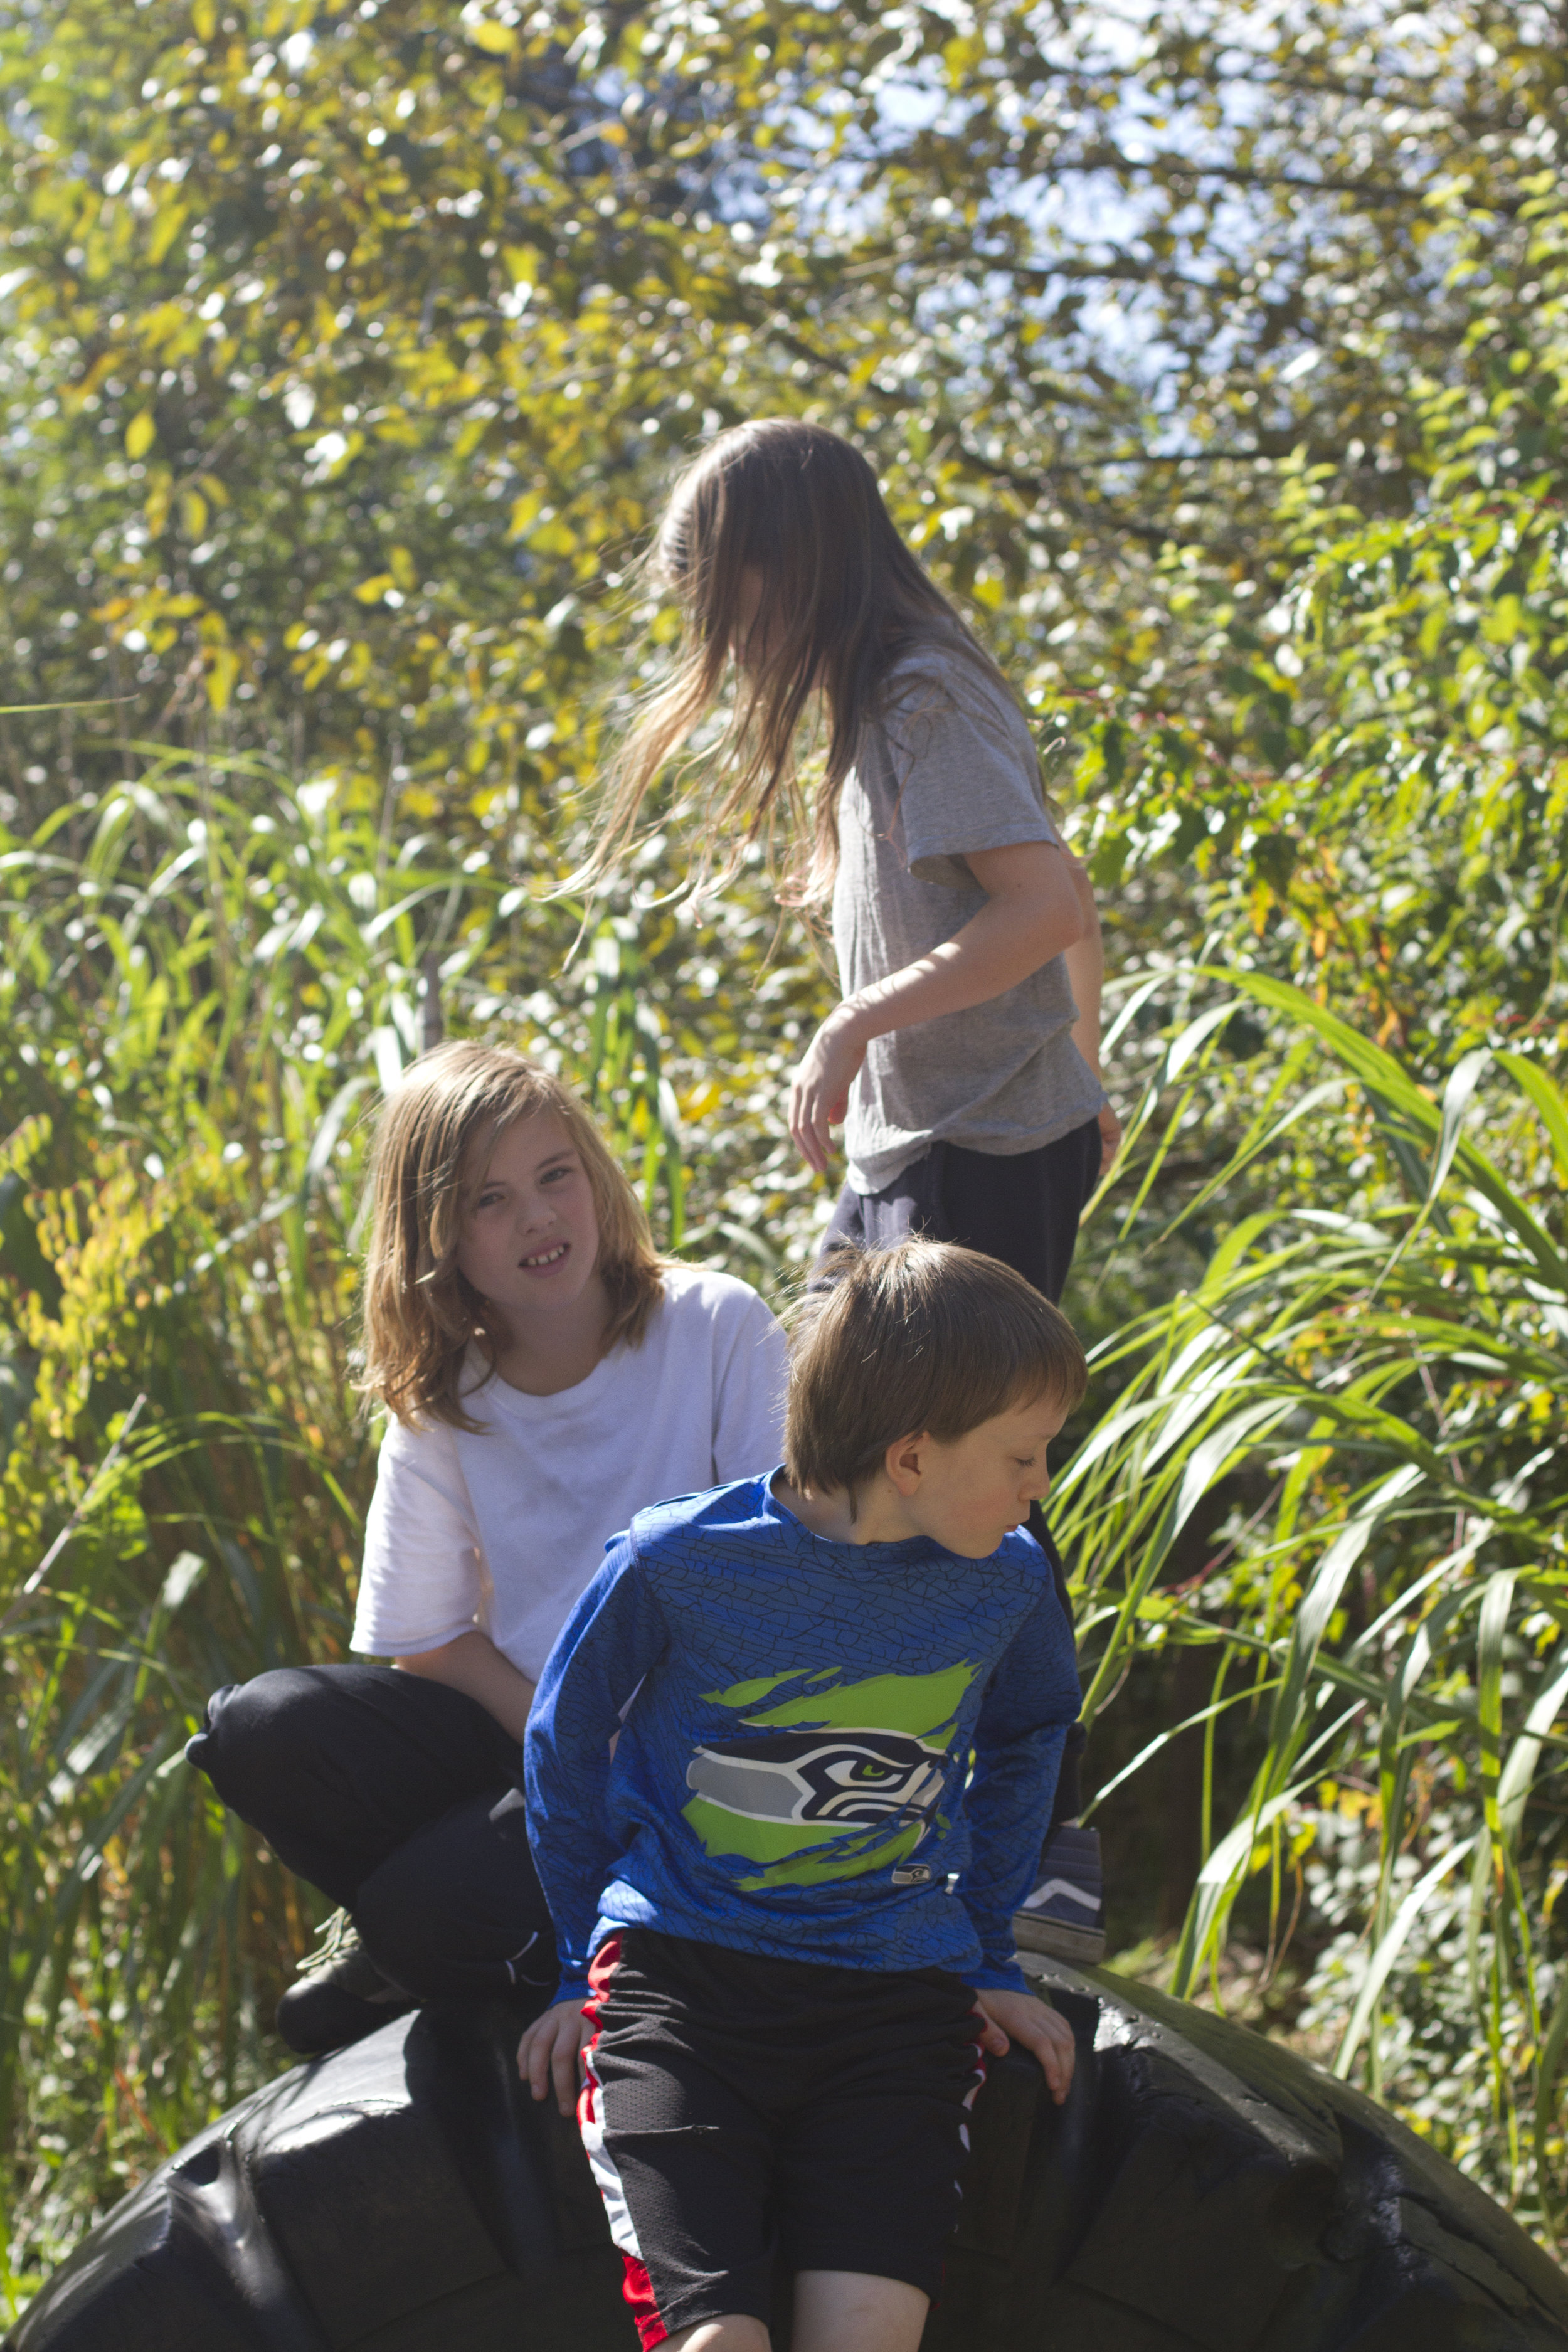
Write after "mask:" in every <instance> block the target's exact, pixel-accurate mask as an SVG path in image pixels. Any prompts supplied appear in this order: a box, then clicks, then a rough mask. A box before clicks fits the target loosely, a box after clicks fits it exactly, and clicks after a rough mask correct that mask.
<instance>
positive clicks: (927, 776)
mask: <svg viewBox="0 0 1568 2352" xmlns="http://www.w3.org/2000/svg"><path fill="white" fill-rule="evenodd" d="M950 676H951V674H950ZM911 684H912V681H911ZM885 740H886V742H887V747H888V757H889V764H890V766H891V769H892V774H893V781H894V784H895V788H896V790H897V793H898V811H899V825H900V833H901V835H902V845H903V853H904V862H905V864H906V865H907V866H908V867H909V870H910V873H911V874H912V875H913V876H914V877H915V879H916V881H917V882H936V883H941V884H942V885H944V886H945V887H947V888H948V889H956V890H973V887H974V877H973V875H972V874H971V873H970V871H969V870H968V868H967V866H964V865H963V858H964V857H965V856H967V855H968V853H969V852H970V851H971V850H975V849H1009V848H1011V847H1013V846H1014V845H1015V844H1016V843H1018V842H1022V841H1048V842H1052V843H1054V844H1055V845H1057V846H1058V847H1059V846H1060V844H1061V836H1060V835H1059V834H1058V831H1057V829H1056V826H1055V825H1054V824H1052V823H1051V820H1050V818H1049V817H1048V816H1047V814H1046V808H1045V802H1044V799H1043V797H1042V794H1041V790H1040V783H1039V776H1038V770H1037V765H1036V761H1035V756H1034V746H1033V744H1032V743H1031V742H1030V740H1029V738H1028V730H1027V729H1026V726H1025V723H1024V720H1023V718H1022V716H1021V714H1020V713H1018V712H1017V711H1016V710H1015V709H1012V708H1011V707H1010V706H1006V705H1005V704H1004V703H1003V701H1002V698H1001V696H1000V694H999V693H997V692H996V691H995V690H994V689H993V688H990V687H988V686H987V685H986V684H985V682H984V680H983V679H976V680H975V681H974V683H973V685H971V683H970V681H969V680H968V679H963V680H962V681H959V680H957V679H952V683H951V684H950V683H949V682H948V681H945V680H944V681H943V683H942V685H940V686H939V685H938V684H937V683H936V682H935V681H934V680H924V681H921V687H920V688H917V689H916V690H914V691H911V692H907V693H905V694H903V695H900V697H899V698H898V700H897V701H896V703H895V704H894V706H893V708H892V709H889V713H888V716H887V719H886V721H885Z"/></svg>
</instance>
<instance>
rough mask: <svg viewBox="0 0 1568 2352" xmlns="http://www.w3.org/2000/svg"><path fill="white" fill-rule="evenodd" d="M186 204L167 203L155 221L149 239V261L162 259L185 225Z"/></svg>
mask: <svg viewBox="0 0 1568 2352" xmlns="http://www.w3.org/2000/svg"><path fill="white" fill-rule="evenodd" d="M185 211H186V207H185V206H184V205H165V206H164V208H163V211H162V212H161V213H160V214H159V215H158V216H157V218H156V219H155V220H154V221H153V233H152V235H151V236H149V238H148V239H147V258H148V260H149V261H153V262H157V261H162V260H163V256H164V255H165V254H166V253H167V252H168V250H169V247H171V246H172V245H173V244H174V239H175V238H176V237H177V236H179V234H180V231H181V230H182V229H183V228H184V226H185Z"/></svg>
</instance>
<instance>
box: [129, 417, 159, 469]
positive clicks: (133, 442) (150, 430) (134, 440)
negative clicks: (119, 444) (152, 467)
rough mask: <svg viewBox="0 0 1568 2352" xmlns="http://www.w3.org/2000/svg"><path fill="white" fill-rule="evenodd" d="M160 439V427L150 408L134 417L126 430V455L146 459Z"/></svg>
mask: <svg viewBox="0 0 1568 2352" xmlns="http://www.w3.org/2000/svg"><path fill="white" fill-rule="evenodd" d="M157 437H158V426H157V424H156V421H155V420H154V418H153V412H152V410H151V409H150V408H144V409H142V412H141V413H140V415H136V416H133V417H132V420H131V422H130V424H129V425H127V426H126V428H125V454H126V456H127V457H132V458H135V457H145V456H146V455H147V452H148V450H149V449H150V448H151V447H152V446H153V442H154V441H155V440H156V439H157Z"/></svg>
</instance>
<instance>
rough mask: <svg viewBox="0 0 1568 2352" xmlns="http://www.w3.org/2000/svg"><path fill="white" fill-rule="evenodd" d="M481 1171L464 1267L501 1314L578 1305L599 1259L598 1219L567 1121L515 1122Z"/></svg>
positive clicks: (540, 1115) (461, 1254) (463, 1247)
mask: <svg viewBox="0 0 1568 2352" xmlns="http://www.w3.org/2000/svg"><path fill="white" fill-rule="evenodd" d="M480 1148H481V1150H482V1149H483V1147H482V1146H481V1147H480ZM483 1169H484V1173H483V1180H482V1181H481V1182H480V1184H479V1188H478V1190H477V1191H476V1192H475V1193H474V1195H473V1197H472V1199H471V1201H470V1202H469V1204H468V1210H467V1213H465V1215H464V1218H463V1230H462V1234H461V1238H460V1239H459V1241H458V1266H459V1268H460V1270H461V1271H462V1272H463V1273H464V1274H465V1275H466V1276H468V1280H469V1281H470V1282H471V1283H472V1284H473V1286H474V1288H475V1289H476V1290H477V1291H478V1292H479V1296H480V1297H482V1298H485V1299H488V1300H489V1302H490V1303H491V1304H492V1305H493V1306H495V1307H499V1308H500V1312H501V1314H502V1316H503V1317H513V1316H527V1315H530V1314H532V1313H534V1312H536V1311H537V1310H538V1309H539V1308H540V1307H549V1308H557V1307H571V1306H574V1305H575V1304H576V1302H577V1301H578V1300H579V1299H580V1298H581V1297H582V1295H583V1292H584V1288H585V1286H587V1284H588V1283H589V1282H590V1281H591V1280H592V1278H593V1274H594V1269H595V1265H596V1264H597V1262H598V1256H599V1221H598V1218H597V1217H596V1216H595V1213H594V1193H593V1187H592V1186H591V1185H590V1183H589V1181H588V1171H587V1170H586V1169H585V1168H584V1165H583V1159H582V1154H581V1153H580V1152H579V1151H578V1150H577V1147H576V1145H575V1144H574V1142H573V1140H572V1138H571V1135H570V1134H569V1132H568V1130H567V1129H566V1126H565V1124H564V1122H563V1120H562V1119H560V1118H557V1117H556V1115H555V1113H554V1112H553V1111H539V1112H536V1113H535V1115H534V1117H533V1118H519V1119H514V1120H513V1121H512V1123H511V1125H510V1127H508V1128H504V1129H502V1130H501V1133H500V1136H499V1137H498V1138H497V1139H496V1140H495V1142H494V1143H493V1144H492V1146H491V1147H490V1149H489V1153H488V1155H487V1156H486V1158H485V1160H484V1161H483Z"/></svg>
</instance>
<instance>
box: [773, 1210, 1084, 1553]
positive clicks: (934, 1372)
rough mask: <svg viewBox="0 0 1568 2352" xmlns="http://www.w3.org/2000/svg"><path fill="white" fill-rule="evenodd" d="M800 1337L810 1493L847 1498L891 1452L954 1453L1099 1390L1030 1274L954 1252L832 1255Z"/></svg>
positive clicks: (930, 1247) (802, 1439)
mask: <svg viewBox="0 0 1568 2352" xmlns="http://www.w3.org/2000/svg"><path fill="white" fill-rule="evenodd" d="M822 1281H823V1286H822V1288H821V1289H819V1290H816V1291H814V1292H813V1293H812V1294H811V1295H810V1296H809V1297H807V1299H806V1302H805V1306H804V1307H802V1309H801V1311H800V1313H799V1315H798V1316H797V1318H796V1319H795V1328H794V1330H793V1332H792V1333H791V1338H790V1367H789V1406H788V1412H787V1414H786V1417H785V1422H784V1471H785V1475H786V1476H787V1477H788V1479H789V1482H790V1484H791V1486H795V1487H796V1488H798V1489H799V1491H800V1492H801V1493H803V1494H810V1495H816V1494H823V1493H828V1492H836V1493H847V1495H848V1496H849V1506H850V1515H851V1517H853V1515H854V1508H855V1490H856V1488H857V1486H864V1485H865V1484H866V1482H867V1481H868V1479H870V1478H872V1477H874V1476H875V1475H876V1474H877V1472H878V1471H879V1469H880V1468H881V1466H882V1462H883V1458H884V1456H885V1455H886V1454H887V1451H888V1448H889V1445H891V1444H894V1443H895V1442H896V1441H897V1440H898V1439H899V1438H900V1437H906V1436H910V1435H916V1434H921V1433H927V1434H929V1435H931V1437H934V1438H935V1439H936V1440H937V1442H938V1444H943V1445H951V1444H952V1443H953V1441H954V1440H955V1439H957V1438H960V1437H964V1436H967V1434H968V1433H969V1432H970V1431H971V1430H972V1429H977V1428H978V1427H979V1426H980V1423H982V1422H983V1421H990V1420H991V1419H992V1418H993V1416H994V1415H995V1414H996V1413H999V1412H1007V1411H1008V1409H1009V1408H1010V1407H1011V1406H1013V1405H1017V1404H1026V1403H1027V1402H1030V1401H1031V1400H1032V1399H1033V1398H1035V1397H1037V1396H1049V1397H1051V1398H1052V1399H1054V1400H1057V1401H1059V1402H1061V1403H1062V1404H1064V1405H1065V1406H1066V1407H1067V1408H1068V1411H1070V1410H1071V1408H1072V1407H1073V1406H1074V1405H1075V1404H1077V1403H1078V1402H1079V1399H1080V1398H1081V1397H1082V1395H1083V1393H1084V1391H1085V1390H1086V1389H1087V1388H1088V1386H1089V1367H1088V1365H1087V1364H1086V1363H1085V1361H1084V1356H1083V1349H1082V1348H1081V1347H1080V1346H1079V1338H1078V1334H1077V1332H1076V1331H1075V1330H1074V1329H1073V1328H1072V1325H1071V1324H1070V1323H1069V1322H1068V1319H1067V1317H1066V1316H1065V1315H1064V1314H1062V1312H1061V1310H1060V1309H1059V1308H1058V1307H1053V1306H1052V1305H1051V1302H1050V1300H1049V1299H1048V1298H1046V1297H1042V1296H1041V1294H1040V1293H1039V1291H1037V1289H1035V1287H1034V1286H1033V1285H1032V1284H1031V1283H1027V1282H1026V1281H1025V1279H1024V1277H1023V1276H1022V1275H1021V1274H1015V1273H1014V1271H1013V1269H1012V1267H1011V1266H1010V1265H1003V1264H1002V1263H1001V1261H1000V1260H999V1259H997V1258H994V1257H984V1256H982V1255H981V1253H980V1252H979V1251H978V1250H971V1249H961V1248H960V1247H959V1246H958V1244H956V1243H954V1242H928V1241H908V1242H900V1243H899V1244H898V1245H897V1246H896V1247H895V1248H893V1249H882V1250H867V1251H864V1252H862V1251H859V1250H853V1249H850V1250H845V1251H842V1252H837V1253H835V1255H833V1256H832V1257H831V1258H830V1259H829V1260H828V1261H827V1264H826V1265H825V1267H824V1268H823V1274H822Z"/></svg>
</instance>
